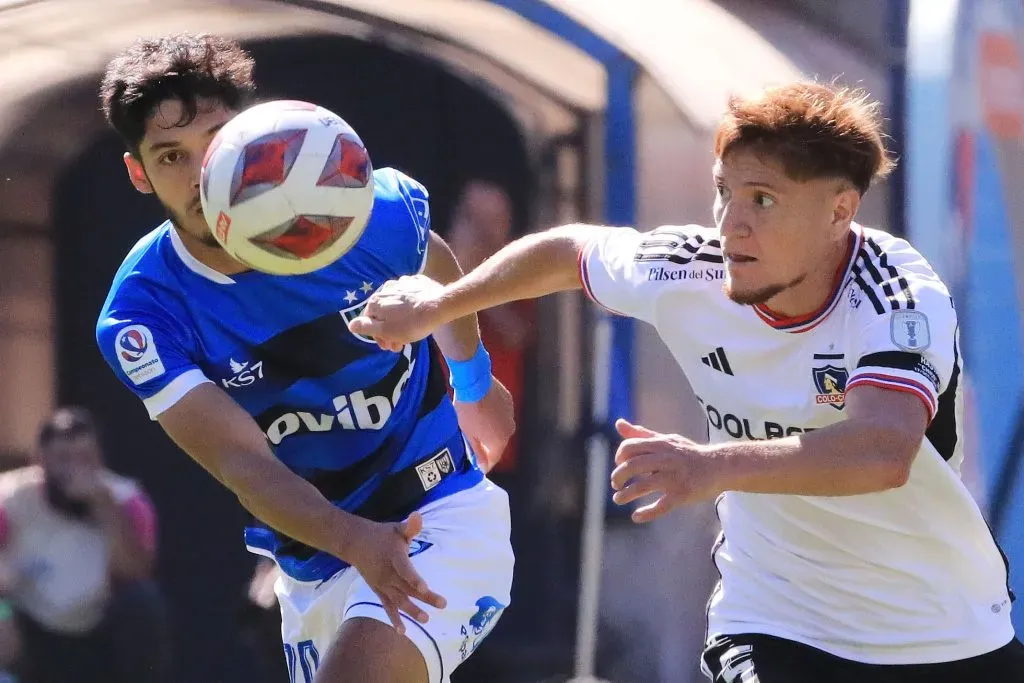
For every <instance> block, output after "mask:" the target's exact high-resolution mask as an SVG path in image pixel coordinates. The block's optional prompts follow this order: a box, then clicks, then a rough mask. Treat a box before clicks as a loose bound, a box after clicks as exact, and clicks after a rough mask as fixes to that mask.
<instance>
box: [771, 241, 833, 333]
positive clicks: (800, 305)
mask: <svg viewBox="0 0 1024 683" xmlns="http://www.w3.org/2000/svg"><path fill="white" fill-rule="evenodd" d="M849 258H850V231H847V232H846V233H844V234H843V239H841V240H837V241H836V242H833V243H832V244H830V245H829V249H828V251H827V252H826V253H825V254H824V255H823V256H822V258H821V259H820V260H819V261H818V263H817V265H815V267H814V268H813V269H812V270H811V271H810V272H809V273H807V277H805V278H804V279H803V280H802V281H801V282H799V283H798V284H795V285H793V286H792V287H787V288H786V289H785V290H783V291H782V292H779V293H778V294H776V295H775V296H773V297H772V298H771V299H769V300H768V301H766V302H765V305H766V306H767V307H768V308H769V309H771V311H772V312H773V313H775V314H776V315H778V316H780V317H784V318H798V317H800V316H805V315H810V314H811V313H814V312H815V311H817V310H819V309H820V308H821V307H822V306H824V305H825V303H826V302H827V301H828V299H829V297H831V296H832V292H833V291H834V290H835V288H836V286H837V284H838V282H837V280H838V279H839V278H841V277H842V275H843V273H842V271H844V270H845V269H846V265H847V263H848V260H849Z"/></svg>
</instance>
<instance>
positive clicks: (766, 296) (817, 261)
mask: <svg viewBox="0 0 1024 683" xmlns="http://www.w3.org/2000/svg"><path fill="white" fill-rule="evenodd" d="M714 180H715V187H716V188H717V191H716V195H715V205H714V216H715V224H716V226H717V227H718V230H719V233H720V234H721V238H722V251H723V253H724V256H725V265H726V280H725V285H724V288H725V292H726V294H727V295H728V296H729V298H730V299H732V300H733V301H735V302H736V303H740V304H745V305H750V304H764V305H766V306H768V307H769V308H770V309H771V310H772V311H773V312H774V313H775V314H777V315H779V316H785V317H796V316H800V315H804V314H807V313H812V312H814V311H816V310H818V308H820V307H821V306H822V305H823V304H824V303H825V301H826V300H827V299H828V297H829V295H830V294H831V293H832V287H833V284H834V279H835V274H836V271H837V270H838V269H839V268H841V267H842V266H843V264H844V262H845V259H846V257H847V249H848V237H849V233H850V230H851V225H850V224H851V222H852V221H853V219H854V216H855V215H856V214H857V209H858V208H859V206H860V194H859V193H858V192H857V190H856V189H854V188H853V186H852V185H850V183H849V182H847V181H845V180H839V179H833V178H825V179H815V180H809V181H796V180H793V179H792V178H790V177H788V176H787V175H786V173H785V172H784V171H783V168H782V166H781V165H780V164H778V163H777V162H775V161H774V160H772V159H770V158H767V157H764V156H763V155H757V154H755V153H754V152H752V151H750V150H747V149H743V148H740V149H737V150H734V151H731V152H729V153H728V154H726V155H725V157H724V158H723V159H719V160H718V162H717V163H716V164H715V167H714Z"/></svg>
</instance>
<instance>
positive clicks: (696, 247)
mask: <svg viewBox="0 0 1024 683" xmlns="http://www.w3.org/2000/svg"><path fill="white" fill-rule="evenodd" d="M651 235H656V236H657V237H662V238H663V239H656V238H655V239H652V238H648V239H645V240H644V241H642V242H641V243H640V246H639V248H637V250H636V254H635V255H634V256H633V260H634V261H637V262H647V263H649V262H653V261H668V262H670V263H675V264H677V265H686V264H688V263H690V262H692V261H704V262H708V263H723V259H722V253H721V249H722V247H721V242H719V240H717V239H715V240H705V239H704V238H703V237H702V236H701V235H686V234H684V233H682V232H681V231H679V230H669V229H660V228H659V229H658V230H655V231H653V232H652V233H651ZM673 238H678V239H673Z"/></svg>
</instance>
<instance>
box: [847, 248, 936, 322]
mask: <svg viewBox="0 0 1024 683" xmlns="http://www.w3.org/2000/svg"><path fill="white" fill-rule="evenodd" d="M862 230H863V236H862V238H861V240H860V245H859V248H858V250H857V253H856V254H854V257H853V266H852V268H851V269H850V278H851V282H850V283H849V286H852V287H855V288H857V289H858V290H859V291H860V293H861V294H863V299H865V300H866V302H867V303H869V304H870V305H871V307H872V308H873V309H874V311H875V313H877V314H879V315H882V314H885V313H890V312H892V311H901V310H914V309H917V308H920V307H921V296H922V293H923V291H924V290H929V291H932V290H935V289H936V288H938V289H939V290H941V291H942V292H944V293H945V294H944V295H945V296H946V297H948V296H949V293H948V290H946V287H945V285H944V284H943V283H942V281H941V280H940V279H939V277H938V276H937V275H936V274H935V271H933V270H932V267H931V265H930V264H929V263H928V261H927V260H925V258H924V257H923V256H922V255H921V254H920V253H919V252H918V251H917V250H916V249H914V247H912V246H911V245H910V243H909V242H907V241H906V240H905V239H902V238H899V237H894V236H893V235H890V234H889V233H887V232H883V231H881V230H875V229H872V228H862ZM926 296H927V295H926ZM929 298H930V297H929Z"/></svg>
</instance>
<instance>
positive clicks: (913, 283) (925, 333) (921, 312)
mask: <svg viewBox="0 0 1024 683" xmlns="http://www.w3.org/2000/svg"><path fill="white" fill-rule="evenodd" d="M888 291H891V292H893V294H892V295H890V296H888V297H884V296H883V294H884V292H879V293H878V296H876V297H873V301H867V300H866V299H867V298H869V297H864V299H865V300H862V301H861V305H860V306H859V307H858V309H857V310H854V311H853V313H854V314H857V315H853V316H851V318H850V322H851V323H852V325H851V327H852V329H851V330H850V336H849V339H850V342H851V344H852V347H851V348H850V349H849V351H848V353H849V356H848V357H849V358H850V359H855V366H854V367H853V368H852V371H851V373H850V376H849V379H848V380H847V383H846V391H847V392H849V391H850V390H852V389H854V388H856V387H858V386H874V387H879V388H882V389H889V390H892V391H902V392H906V393H909V394H913V395H914V396H916V397H918V398H919V399H920V400H921V402H922V403H924V405H925V407H926V408H927V410H928V419H929V422H930V421H931V419H932V418H934V417H935V413H936V412H937V410H938V406H939V397H940V396H941V395H942V394H943V393H944V392H945V391H946V390H947V389H948V388H950V387H951V385H952V384H954V383H955V382H956V381H958V376H959V358H958V351H957V319H956V311H955V310H954V308H953V303H952V299H951V298H950V296H949V292H948V291H947V290H946V288H945V286H943V285H942V283H941V282H940V281H939V280H938V279H937V278H934V279H930V280H923V279H920V278H913V277H910V276H907V277H904V278H903V282H902V284H901V285H899V286H898V287H893V288H890V289H889V290H888ZM876 302H877V303H876ZM877 304H881V306H880V308H881V309H882V310H881V311H879V310H878V305H877Z"/></svg>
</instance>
